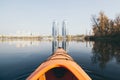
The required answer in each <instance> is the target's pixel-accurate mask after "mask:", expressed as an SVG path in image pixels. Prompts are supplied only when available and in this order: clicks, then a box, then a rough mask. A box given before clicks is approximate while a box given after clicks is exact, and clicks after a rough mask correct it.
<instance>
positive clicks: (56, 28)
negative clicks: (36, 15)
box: [52, 21, 58, 39]
mask: <svg viewBox="0 0 120 80" xmlns="http://www.w3.org/2000/svg"><path fill="white" fill-rule="evenodd" d="M52 36H53V38H54V39H56V38H57V36H58V27H57V23H56V22H55V21H54V22H53V24H52Z"/></svg>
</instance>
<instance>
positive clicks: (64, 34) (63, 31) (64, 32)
mask: <svg viewBox="0 0 120 80" xmlns="http://www.w3.org/2000/svg"><path fill="white" fill-rule="evenodd" d="M66 35H67V33H66V23H65V21H63V23H62V37H63V38H66Z"/></svg>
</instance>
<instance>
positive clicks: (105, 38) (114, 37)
mask: <svg viewBox="0 0 120 80" xmlns="http://www.w3.org/2000/svg"><path fill="white" fill-rule="evenodd" d="M85 40H89V41H108V42H110V41H114V42H119V41H120V35H119V34H117V35H111V36H100V37H98V36H86V37H85Z"/></svg>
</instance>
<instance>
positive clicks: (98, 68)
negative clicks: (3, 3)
mask: <svg viewBox="0 0 120 80" xmlns="http://www.w3.org/2000/svg"><path fill="white" fill-rule="evenodd" d="M58 44H59V46H62V47H63V48H64V49H66V50H67V52H68V53H69V55H70V56H72V57H73V59H74V60H75V61H76V62H77V63H78V64H79V65H80V66H81V67H82V68H83V69H84V70H85V71H86V72H87V74H88V75H89V76H90V77H91V78H92V79H93V80H120V44H118V43H105V42H82V41H69V42H66V41H63V42H59V43H58V42H57V41H54V42H52V41H3V42H0V80H25V79H26V77H28V76H29V75H30V74H31V73H32V72H33V71H34V70H35V69H36V68H37V67H38V66H39V65H40V64H41V63H42V62H43V61H44V60H46V59H47V58H48V57H49V56H50V55H51V54H52V53H53V51H54V50H55V49H56V47H57V46H58Z"/></svg>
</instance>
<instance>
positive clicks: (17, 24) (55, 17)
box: [0, 0, 120, 35]
mask: <svg viewBox="0 0 120 80" xmlns="http://www.w3.org/2000/svg"><path fill="white" fill-rule="evenodd" d="M119 9H120V0H0V34H15V33H16V32H32V33H39V34H40V35H51V34H52V22H53V21H56V22H57V23H58V27H59V30H60V31H59V32H61V29H62V28H61V27H62V22H63V20H65V21H66V26H67V29H68V31H69V34H86V33H87V34H88V32H89V31H90V30H91V29H92V21H91V18H92V15H98V14H99V12H100V11H103V12H104V13H105V14H106V15H107V16H108V17H109V18H111V19H114V18H115V17H116V15H117V14H120V10H119Z"/></svg>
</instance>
